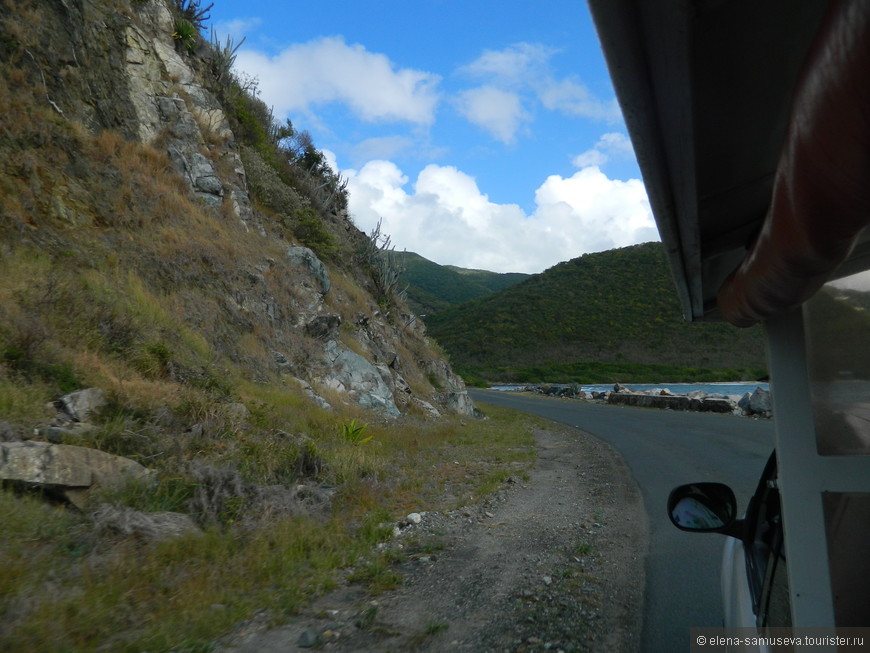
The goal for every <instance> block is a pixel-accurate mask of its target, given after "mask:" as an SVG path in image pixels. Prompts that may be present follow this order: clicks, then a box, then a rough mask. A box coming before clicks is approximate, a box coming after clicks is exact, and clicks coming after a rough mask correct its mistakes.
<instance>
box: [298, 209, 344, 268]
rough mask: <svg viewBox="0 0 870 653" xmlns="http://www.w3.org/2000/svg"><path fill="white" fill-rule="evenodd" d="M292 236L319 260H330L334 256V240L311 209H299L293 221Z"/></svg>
mask: <svg viewBox="0 0 870 653" xmlns="http://www.w3.org/2000/svg"><path fill="white" fill-rule="evenodd" d="M293 235H294V236H296V238H298V239H299V242H300V243H302V244H303V245H305V246H306V247H310V248H311V250H312V251H313V252H314V253H315V254H317V256H318V257H319V258H321V259H324V258H327V259H328V258H332V257H333V256H334V255H335V251H336V246H335V239H334V238H333V237H332V234H330V233H329V232H328V231H327V230H326V227H325V226H324V225H323V220H322V219H321V218H320V216H319V215H318V214H317V211H315V210H314V209H312V208H311V207H305V208H304V209H299V210H298V211H296V213H295V217H294V220H293Z"/></svg>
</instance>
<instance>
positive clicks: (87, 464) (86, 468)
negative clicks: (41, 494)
mask: <svg viewBox="0 0 870 653" xmlns="http://www.w3.org/2000/svg"><path fill="white" fill-rule="evenodd" d="M151 473H152V472H151V470H149V469H146V468H145V467H143V466H142V465H140V464H139V463H137V462H136V461H134V460H130V459H129V458H123V457H121V456H113V455H112V454H109V453H106V452H104V451H99V450H97V449H89V448H87V447H75V446H71V445H65V444H50V443H48V442H36V441H28V442H5V443H0V480H6V481H14V482H18V483H21V484H23V485H25V486H28V487H34V488H36V487H41V488H44V489H47V490H51V491H55V492H58V493H60V494H62V495H64V496H65V497H66V498H67V499H68V500H69V501H70V502H71V503H73V504H74V505H76V506H79V507H82V505H83V501H84V492H83V491H84V490H87V489H88V488H90V487H91V486H93V485H96V484H100V485H106V486H117V485H120V484H122V483H124V482H125V481H128V480H130V479H138V478H145V477H147V476H149V475H150V474H151Z"/></svg>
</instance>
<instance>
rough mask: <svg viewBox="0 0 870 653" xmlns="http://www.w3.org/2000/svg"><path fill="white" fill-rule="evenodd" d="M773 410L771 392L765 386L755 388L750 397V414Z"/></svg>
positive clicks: (765, 412) (761, 413)
mask: <svg viewBox="0 0 870 653" xmlns="http://www.w3.org/2000/svg"><path fill="white" fill-rule="evenodd" d="M772 411H773V405H772V403H771V400H770V392H768V391H767V390H765V389H764V388H760V387H759V388H755V390H754V391H753V393H752V396H751V397H749V414H750V415H766V414H769V413H771V412H772Z"/></svg>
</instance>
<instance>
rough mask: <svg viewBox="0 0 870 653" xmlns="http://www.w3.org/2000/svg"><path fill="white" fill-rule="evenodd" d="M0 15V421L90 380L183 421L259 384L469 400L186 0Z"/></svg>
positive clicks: (313, 163)
mask: <svg viewBox="0 0 870 653" xmlns="http://www.w3.org/2000/svg"><path fill="white" fill-rule="evenodd" d="M2 16H3V18H2V24H0V103H2V106H3V107H4V119H3V121H2V124H0V268H2V272H0V386H2V388H3V391H2V394H7V390H6V389H7V388H13V387H14V388H15V392H16V394H17V395H18V396H17V399H16V401H15V405H14V406H9V405H5V406H3V409H2V412H0V418H2V419H5V420H6V421H8V422H11V423H14V424H25V423H29V422H32V421H34V420H37V421H38V419H39V418H40V417H41V410H42V409H41V406H42V405H43V404H44V403H45V402H46V401H49V400H52V399H55V398H56V397H57V396H58V395H59V394H60V393H62V392H65V391H69V390H75V389H78V388H82V387H86V386H87V387H90V386H94V387H99V388H101V389H103V390H104V391H105V392H107V393H109V394H110V395H111V397H112V398H113V401H114V402H115V403H116V404H117V405H119V406H121V407H123V408H124V409H125V410H127V411H139V412H141V413H142V414H153V413H155V412H158V411H169V413H171V414H172V415H173V416H178V417H179V418H180V419H182V421H184V419H185V418H183V417H182V415H183V413H184V412H185V409H184V408H183V407H184V406H189V404H190V402H191V401H197V402H208V403H210V404H212V405H213V406H216V407H220V406H222V405H226V404H229V403H242V404H243V405H246V406H249V407H250V406H251V405H253V404H254V403H257V402H261V401H263V395H264V391H263V389H266V388H267V389H268V391H269V392H278V391H280V392H286V393H292V394H300V395H301V394H305V395H307V396H308V397H309V398H310V401H312V402H315V403H316V404H317V405H319V406H322V407H323V408H327V407H328V406H330V405H332V404H339V405H341V404H351V405H354V404H356V405H359V406H362V407H364V408H366V409H371V410H373V411H375V412H377V413H380V414H381V415H384V416H388V417H397V416H399V415H400V414H402V413H409V412H410V413H416V414H426V415H436V414H439V413H442V412H444V411H452V412H460V413H470V412H471V410H472V406H471V404H470V402H469V400H468V398H467V395H465V393H464V387H463V385H462V382H461V380H460V379H458V377H456V376H455V375H453V373H452V372H451V370H450V368H449V366H448V365H447V364H446V363H445V362H444V361H443V360H442V359H441V358H439V356H438V354H437V353H435V352H434V351H433V350H432V349H431V347H430V345H429V341H428V339H427V337H426V334H425V333H424V332H423V331H422V327H421V325H420V322H419V321H414V320H413V319H411V318H410V317H409V311H408V309H407V308H406V307H405V305H404V304H403V303H402V302H400V301H399V300H398V299H397V298H396V297H395V296H394V295H393V294H392V292H391V291H390V289H389V288H383V287H381V285H379V279H380V276H379V266H381V264H382V261H381V256H380V255H381V252H380V251H379V249H378V246H377V243H372V242H370V239H369V238H368V237H367V236H366V235H365V234H363V233H361V232H360V230H359V229H357V228H356V227H355V226H354V224H353V221H352V216H349V215H348V213H347V210H346V196H345V192H344V189H343V184H342V180H341V179H340V178H339V177H338V176H337V175H336V174H335V173H334V172H333V171H332V170H330V169H329V167H328V166H327V165H326V163H325V160H324V158H323V156H322V155H321V154H320V153H319V152H318V151H317V150H316V148H315V147H314V145H313V144H312V143H311V140H310V137H308V135H307V134H306V133H305V132H301V131H298V130H297V129H296V128H295V127H294V126H293V125H291V124H290V123H289V122H287V123H285V124H280V123H277V122H276V121H274V120H273V118H272V116H271V113H270V111H269V110H268V109H267V108H266V107H265V105H263V103H262V102H260V101H259V100H258V99H257V98H256V87H255V83H254V82H252V81H251V80H240V79H238V78H237V77H236V76H235V75H234V74H233V73H232V71H231V68H230V66H231V64H232V58H233V54H234V49H235V47H234V45H233V44H232V43H230V42H227V43H226V44H223V43H220V42H213V43H210V42H209V41H208V40H207V38H205V37H204V35H203V33H202V31H201V29H200V27H201V23H202V20H203V18H204V11H203V10H202V9H201V8H200V4H199V3H198V2H190V1H188V0H120V1H119V2H108V0H106V1H97V2H90V1H83V0H39V1H37V0H25V1H23V2H20V1H18V0H15V1H14V2H13V0H4V2H3V11H2ZM191 393H192V395H191ZM191 396H193V397H195V398H194V399H191ZM217 409H218V408H215V410H217Z"/></svg>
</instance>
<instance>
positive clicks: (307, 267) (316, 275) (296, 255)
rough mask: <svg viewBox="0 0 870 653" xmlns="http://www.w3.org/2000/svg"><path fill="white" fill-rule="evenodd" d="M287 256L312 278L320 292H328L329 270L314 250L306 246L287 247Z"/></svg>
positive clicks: (323, 293) (329, 283)
mask: <svg viewBox="0 0 870 653" xmlns="http://www.w3.org/2000/svg"><path fill="white" fill-rule="evenodd" d="M287 258H289V259H290V262H291V263H292V264H293V265H295V266H297V267H299V268H302V270H304V271H305V272H306V273H307V274H308V276H309V277H311V278H312V279H313V281H314V282H315V284H316V287H317V288H318V289H319V291H320V294H322V295H325V294H326V293H328V292H329V287H330V285H331V282H330V281H329V271H328V270H327V269H326V266H325V265H324V264H323V262H322V261H321V260H320V259H319V258H317V255H316V254H315V253H314V252H312V251H311V250H310V249H309V248H307V247H299V246H294V247H288V248H287Z"/></svg>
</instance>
